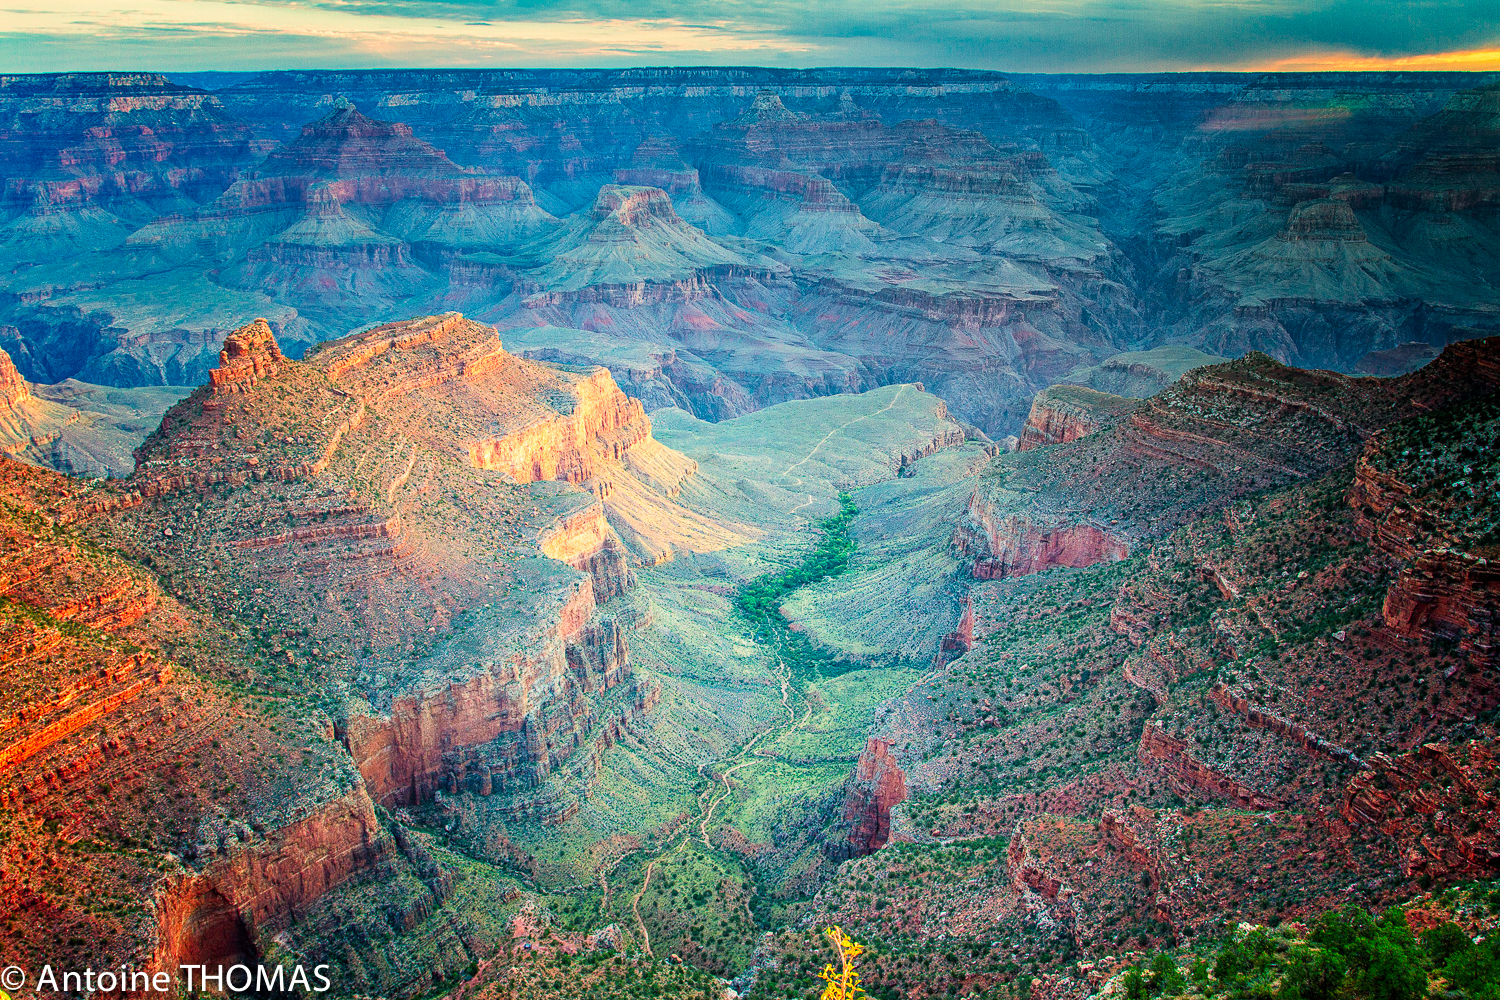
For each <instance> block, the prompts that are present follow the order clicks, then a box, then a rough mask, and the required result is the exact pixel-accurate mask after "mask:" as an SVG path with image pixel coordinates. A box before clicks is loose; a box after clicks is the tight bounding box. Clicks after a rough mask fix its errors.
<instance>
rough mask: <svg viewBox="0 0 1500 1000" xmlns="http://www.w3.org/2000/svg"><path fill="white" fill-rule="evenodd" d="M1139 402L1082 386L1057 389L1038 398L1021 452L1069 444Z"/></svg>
mask: <svg viewBox="0 0 1500 1000" xmlns="http://www.w3.org/2000/svg"><path fill="white" fill-rule="evenodd" d="M1134 405H1135V401H1134V400H1131V399H1126V398H1124V397H1123V396H1111V395H1110V394H1109V393H1105V392H1097V391H1095V390H1093V389H1086V388H1084V387H1082V386H1065V385H1055V386H1052V387H1051V388H1050V389H1044V390H1042V391H1041V392H1039V393H1037V394H1036V398H1035V399H1033V400H1032V401H1031V412H1030V413H1029V414H1027V416H1026V425H1025V426H1024V427H1023V428H1022V429H1021V441H1020V444H1019V445H1017V446H1016V450H1017V451H1030V450H1031V449H1032V448H1042V447H1045V446H1046V445H1049V444H1065V443H1067V442H1069V441H1075V440H1077V439H1078V438H1081V437H1086V436H1087V435H1089V434H1092V433H1094V432H1095V431H1097V430H1099V429H1100V428H1102V427H1107V426H1109V425H1111V424H1112V423H1114V422H1115V421H1116V420H1119V419H1120V418H1121V417H1123V416H1124V415H1125V414H1126V413H1127V412H1129V410H1130V409H1131V407H1133V406H1134Z"/></svg>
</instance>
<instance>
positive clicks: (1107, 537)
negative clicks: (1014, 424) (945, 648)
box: [948, 490, 1130, 580]
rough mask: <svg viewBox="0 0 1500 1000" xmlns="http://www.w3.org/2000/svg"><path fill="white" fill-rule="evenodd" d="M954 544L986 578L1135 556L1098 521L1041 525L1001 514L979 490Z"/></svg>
mask: <svg viewBox="0 0 1500 1000" xmlns="http://www.w3.org/2000/svg"><path fill="white" fill-rule="evenodd" d="M948 544H949V548H950V550H951V551H952V552H953V553H954V554H955V555H956V556H958V557H959V558H960V559H962V560H964V561H965V562H966V563H967V564H968V567H969V573H970V574H971V575H972V576H974V577H975V578H977V579H980V580H1000V579H1005V578H1006V577H1013V576H1026V575H1028V574H1031V573H1040V572H1042V571H1043V570H1047V569H1051V568H1052V567H1054V566H1069V567H1072V568H1074V569H1081V568H1083V567H1085V566H1092V565H1094V564H1095V563H1097V562H1104V561H1111V562H1114V561H1118V560H1120V559H1124V558H1125V557H1126V556H1127V555H1129V554H1130V547H1129V545H1128V544H1127V543H1126V542H1125V541H1124V540H1123V539H1120V538H1116V537H1114V536H1113V535H1111V534H1110V533H1109V532H1107V531H1106V530H1105V529H1103V528H1101V527H1099V526H1098V525H1094V524H1066V523H1063V524H1053V525H1050V526H1044V525H1040V524H1037V523H1035V522H1033V521H1032V520H1030V519H1029V518H1028V517H1026V516H1023V515H1019V514H1003V513H1001V512H1000V511H999V510H998V509H997V507H996V505H995V504H994V503H993V502H992V501H991V500H990V498H989V497H988V496H987V495H986V494H984V493H982V492H980V491H978V490H976V491H975V492H974V493H973V494H971V495H970V497H969V503H968V507H967V509H966V511H965V519H964V520H963V521H961V522H959V524H958V526H957V527H955V528H954V529H953V533H952V535H951V536H950V539H949V543H948Z"/></svg>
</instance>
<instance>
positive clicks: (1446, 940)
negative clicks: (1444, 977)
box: [1422, 920, 1474, 966]
mask: <svg viewBox="0 0 1500 1000" xmlns="http://www.w3.org/2000/svg"><path fill="white" fill-rule="evenodd" d="M1472 947H1474V942H1473V941H1470V940H1469V935H1467V934H1465V933H1464V932H1463V929H1462V928H1460V927H1459V926H1458V925H1457V924H1455V923H1454V922H1453V921H1451V920H1448V921H1445V922H1443V923H1441V924H1439V925H1438V926H1436V927H1434V928H1432V929H1431V930H1429V931H1424V932H1423V934H1422V950H1423V951H1425V952H1427V957H1428V958H1429V959H1431V960H1432V964H1433V965H1437V966H1443V965H1447V964H1448V960H1449V959H1450V958H1452V957H1453V956H1454V955H1457V954H1458V953H1460V952H1464V951H1468V950H1469V949H1470V948H1472Z"/></svg>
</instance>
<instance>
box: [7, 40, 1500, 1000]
mask: <svg viewBox="0 0 1500 1000" xmlns="http://www.w3.org/2000/svg"><path fill="white" fill-rule="evenodd" d="M1497 86H1500V85H1497V84H1496V83H1495V82H1494V80H1493V79H1492V78H1491V77H1490V76H1487V75H1483V74H1477V75H1465V74H1446V73H1437V74H1422V75H1420V76H1413V75H1410V74H1405V75H1402V74H1331V75H1318V74H1294V73H1289V74H1243V75H1232V74H1217V75H1210V74H1186V75H1179V76H1171V77H1162V78H1148V77H1112V76H1087V77H1084V76H1055V77H1054V76H1048V77H1027V76H1016V75H1009V76H1007V75H1001V74H996V73H985V72H977V71H961V70H943V71H915V70H885V69H837V70H834V69H829V70H770V69H754V68H741V69H708V68H705V69H635V70H561V69H557V70H528V71H523V70H472V71H469V70H453V71H357V72H356V71H347V72H342V71H305V72H302V71H299V72H279V73H261V74H213V75H206V76H194V75H191V74H187V75H171V74H169V75H166V76H162V75H157V74H126V73H119V74H70V75H61V76H35V77H32V76H23V77H14V76H7V77H0V164H3V165H4V176H5V178H6V180H5V184H4V188H3V191H0V264H3V266H0V450H3V451H4V452H5V455H4V456H3V457H0V632H3V635H0V671H3V674H4V677H5V681H4V683H3V684H0V805H3V806H4V808H3V809H0V926H3V927H4V928H5V931H6V933H5V935H4V936H3V937H0V964H11V963H16V964H21V965H24V966H27V967H35V966H38V965H40V964H41V963H43V962H52V963H53V964H57V963H62V962H71V963H77V964H80V965H82V964H88V963H93V964H95V965H96V966H99V965H104V964H119V963H122V962H125V963H132V964H134V965H135V966H136V967H139V968H145V969H150V970H153V971H155V970H162V971H168V972H171V971H174V970H176V969H178V968H180V967H182V966H183V965H187V964H206V965H209V966H215V965H227V964H231V963H234V962H250V963H266V964H289V963H293V962H302V963H305V964H309V965H311V964H326V965H327V966H328V967H329V969H330V970H331V972H332V975H333V977H334V981H335V983H336V990H335V993H336V995H338V996H351V997H356V996H359V997H364V996H386V997H400V998H418V997H426V996H436V995H453V996H469V995H473V996H485V997H493V998H495V1000H501V998H505V1000H509V998H512V997H516V998H519V997H522V996H528V995H536V994H537V991H538V990H541V991H543V992H544V993H546V995H558V996H565V997H585V996H591V995H597V987H599V986H601V985H608V986H609V988H611V989H613V988H616V987H618V988H619V989H620V990H623V991H624V992H625V995H629V996H647V995H666V996H682V997H684V998H686V997H688V996H692V997H700V996H709V997H712V998H714V1000H719V998H721V997H722V998H725V1000H730V997H731V992H732V994H733V995H734V996H738V997H745V998H749V1000H772V998H782V997H786V996H801V995H810V994H811V992H812V990H813V988H814V985H813V984H815V982H816V979H815V976H816V972H817V969H818V968H819V967H821V964H822V961H823V958H824V956H823V953H822V952H820V951H819V950H818V949H819V948H821V947H824V946H823V945H821V944H819V943H817V942H816V941H814V940H813V939H812V935H815V934H816V933H817V932H818V931H819V930H820V929H821V928H824V927H826V926H829V925H838V926H841V927H843V928H844V929H845V930H846V931H848V932H849V933H851V934H853V935H854V936H855V937H856V938H857V939H858V940H860V941H861V942H863V943H865V944H866V945H867V946H868V950H867V951H866V953H865V954H864V956H863V957H862V959H861V966H860V968H861V975H862V977H863V979H862V981H863V983H864V984H865V986H866V988H867V989H868V990H869V991H870V995H872V996H876V997H879V998H881V1000H891V998H894V997H913V998H927V997H934V998H936V997H944V996H971V995H972V996H993V997H1006V998H1007V1000H1013V998H1015V997H1018V996H1022V995H1029V996H1031V997H1033V998H1037V1000H1048V998H1055V1000H1065V998H1066V1000H1082V998H1084V997H1090V996H1095V995H1100V994H1101V993H1102V994H1104V995H1113V994H1114V993H1117V992H1119V990H1118V989H1117V987H1118V984H1119V982H1120V980H1119V973H1120V972H1121V971H1122V970H1123V969H1124V968H1125V967H1126V966H1128V965H1130V964H1132V963H1137V962H1145V961H1146V957H1147V955H1148V954H1149V953H1152V952H1168V951H1171V952H1172V953H1173V954H1177V953H1178V952H1179V951H1181V950H1182V949H1188V950H1190V951H1192V952H1193V953H1194V954H1196V953H1198V952H1204V949H1208V948H1210V947H1217V942H1218V940H1219V936H1220V935H1221V933H1222V932H1223V930H1224V928H1225V927H1226V926H1237V925H1238V923H1239V922H1241V921H1244V922H1248V923H1255V924H1266V925H1268V926H1271V925H1275V924H1277V923H1278V922H1280V923H1281V924H1282V925H1283V926H1287V925H1290V924H1295V923H1297V922H1305V923H1312V922H1313V921H1314V920H1315V919H1316V917H1317V915H1318V914H1320V913H1322V912H1324V911H1326V910H1330V909H1335V908H1338V907H1341V906H1345V905H1353V906H1356V907H1360V908H1365V909H1371V908H1381V907H1384V906H1387V905H1391V904H1397V903H1402V902H1403V901H1410V900H1414V899H1419V898H1420V899H1423V900H1425V902H1424V903H1423V904H1422V905H1429V904H1430V905H1437V904H1436V902H1434V900H1437V899H1440V898H1446V897H1444V896H1443V894H1444V893H1446V892H1447V891H1448V890H1449V889H1450V888H1451V887H1454V886H1459V885H1466V884H1469V883H1478V884H1481V885H1488V884H1490V882H1491V881H1492V880H1494V879H1495V878H1497V877H1500V848H1497V843H1500V840H1497V832H1496V827H1495V823H1494V818H1493V812H1494V809H1493V805H1494V798H1495V795H1496V784H1497V782H1500V765H1497V761H1496V759H1495V755H1494V753H1493V745H1494V742H1495V740H1496V738H1497V733H1496V726H1497V724H1500V720H1497V715H1496V712H1497V705H1500V686H1497V685H1496V683H1495V677H1494V671H1495V667H1496V665H1497V660H1496V657H1497V655H1500V653H1497V648H1500V647H1497V645H1496V643H1497V636H1496V622H1497V620H1500V572H1497V570H1496V566H1497V562H1496V560H1497V559H1500V548H1497V539H1500V519H1497V518H1500V513H1497V511H1500V508H1497V506H1496V503H1495V498H1496V495H1497V493H1496V489H1497V484H1500V480H1497V476H1500V465H1497V459H1496V456H1495V452H1494V442H1495V441H1496V440H1497V439H1500V404H1497V402H1496V400H1497V398H1500V397H1497V393H1500V337H1497V336H1495V334H1496V332H1497V330H1500V326H1497V322H1496V316H1495V307H1496V302H1497V293H1496V290H1495V282H1496V281H1497V280H1500V278H1497V272H1496V270H1495V261H1496V260H1500V244H1497V243H1496V236H1495V233H1494V217H1493V216H1494V211H1493V210H1494V207H1495V198H1494V191H1493V190H1492V188H1493V183H1492V182H1493V178H1494V164H1493V160H1494V153H1495V148H1496V142H1497V138H1496V137H1497V135H1500V132H1497V131H1496V128H1495V117H1496V107H1497V105H1496V94H1497V92H1500V91H1497ZM1423 894H1426V895H1425V896H1424V895H1423ZM1204 953H1206V952H1204ZM663 970H665V971H663ZM655 977H659V978H655ZM673 977H675V978H673ZM669 979H670V980H671V984H670V985H669V984H668V980H669ZM674 990H675V991H676V992H673V991H674ZM528 991H530V992H528ZM591 991H593V992H591Z"/></svg>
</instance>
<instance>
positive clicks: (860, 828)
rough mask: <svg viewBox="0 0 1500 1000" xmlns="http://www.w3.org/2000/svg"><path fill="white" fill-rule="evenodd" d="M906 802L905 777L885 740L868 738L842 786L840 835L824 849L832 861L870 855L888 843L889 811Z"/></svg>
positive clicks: (889, 836) (889, 831)
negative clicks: (828, 852) (852, 769)
mask: <svg viewBox="0 0 1500 1000" xmlns="http://www.w3.org/2000/svg"><path fill="white" fill-rule="evenodd" d="M905 800H906V773H905V772H904V771H902V770H901V767H900V765H898V764H897V763H896V759H895V757H894V756H892V754H891V745H890V743H888V742H886V741H885V740H881V739H877V738H875V737H873V736H872V737H870V738H869V740H868V742H866V744H865V749H864V751H863V752H862V753H861V754H860V755H859V761H858V762H857V763H856V764H855V765H854V773H852V774H851V775H849V780H848V781H847V782H846V783H845V785H844V797H843V814H842V817H841V822H842V826H841V828H840V829H841V835H840V838H839V839H838V840H837V841H834V842H832V843H830V844H829V845H828V849H829V851H830V852H831V856H832V857H834V858H835V859H836V860H843V859H845V858H859V857H864V856H865V855H867V854H873V853H874V852H876V851H878V850H880V849H881V848H882V847H884V846H885V845H886V843H887V842H888V841H889V840H890V839H891V810H892V809H893V808H895V807H896V806H897V805H899V804H900V803H901V802H904V801H905Z"/></svg>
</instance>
